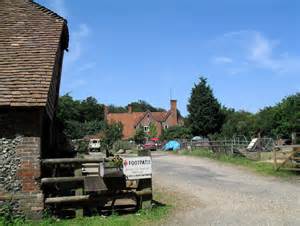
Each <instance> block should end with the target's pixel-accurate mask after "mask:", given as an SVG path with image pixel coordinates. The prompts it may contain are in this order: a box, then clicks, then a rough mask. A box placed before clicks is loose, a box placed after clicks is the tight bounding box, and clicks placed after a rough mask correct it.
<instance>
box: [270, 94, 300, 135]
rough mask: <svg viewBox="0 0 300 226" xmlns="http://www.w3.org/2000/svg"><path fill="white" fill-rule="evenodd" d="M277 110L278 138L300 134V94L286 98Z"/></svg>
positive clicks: (275, 118) (277, 106) (276, 129)
mask: <svg viewBox="0 0 300 226" xmlns="http://www.w3.org/2000/svg"><path fill="white" fill-rule="evenodd" d="M275 109H276V113H275V117H274V121H275V123H276V128H275V129H274V130H275V134H276V135H277V136H280V137H290V136H291V133H292V132H300V93H297V94H295V95H291V96H288V97H286V98H284V99H283V100H282V101H281V102H280V103H279V104H278V105H276V106H275Z"/></svg>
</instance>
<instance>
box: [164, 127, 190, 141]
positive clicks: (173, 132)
mask: <svg viewBox="0 0 300 226" xmlns="http://www.w3.org/2000/svg"><path fill="white" fill-rule="evenodd" d="M160 138H161V140H174V139H190V138H192V134H191V131H190V129H189V128H187V127H184V126H172V127H170V128H168V129H165V130H163V133H162V135H161V137H160Z"/></svg>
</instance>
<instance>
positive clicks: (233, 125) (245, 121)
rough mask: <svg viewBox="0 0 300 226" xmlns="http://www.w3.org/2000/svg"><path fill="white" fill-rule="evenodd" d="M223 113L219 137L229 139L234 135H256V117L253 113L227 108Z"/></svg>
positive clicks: (249, 136)
mask: <svg viewBox="0 0 300 226" xmlns="http://www.w3.org/2000/svg"><path fill="white" fill-rule="evenodd" d="M225 115H226V119H225V122H224V124H223V126H222V129H221V133H220V134H219V135H220V136H221V137H223V138H228V139H231V138H233V137H234V136H245V137H246V138H248V139H250V138H251V137H252V136H255V135H256V133H257V129H256V127H255V124H256V123H255V122H256V118H255V115H254V114H252V113H250V112H246V111H234V110H233V109H228V110H227V111H226V113H225Z"/></svg>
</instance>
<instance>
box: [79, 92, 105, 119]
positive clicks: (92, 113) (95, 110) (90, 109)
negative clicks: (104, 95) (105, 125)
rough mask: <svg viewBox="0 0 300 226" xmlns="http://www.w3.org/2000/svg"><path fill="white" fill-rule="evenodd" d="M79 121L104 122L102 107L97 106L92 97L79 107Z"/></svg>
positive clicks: (82, 102)
mask: <svg viewBox="0 0 300 226" xmlns="http://www.w3.org/2000/svg"><path fill="white" fill-rule="evenodd" d="M79 112H80V116H81V121H82V122H85V121H95V120H97V121H102V120H104V106H103V105H102V104H98V102H97V100H96V99H95V98H94V97H87V98H86V99H85V100H83V101H81V103H80V105H79Z"/></svg>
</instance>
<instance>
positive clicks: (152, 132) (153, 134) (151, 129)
mask: <svg viewBox="0 0 300 226" xmlns="http://www.w3.org/2000/svg"><path fill="white" fill-rule="evenodd" d="M148 136H149V138H155V137H157V129H156V126H155V124H154V123H153V122H150V124H149V134H148Z"/></svg>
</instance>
